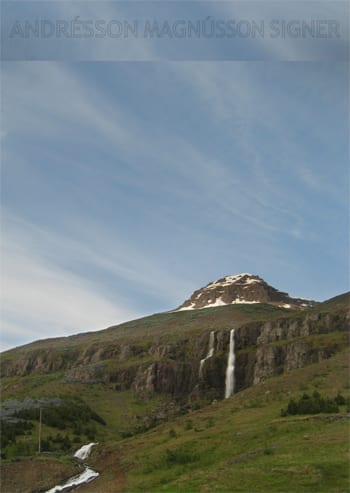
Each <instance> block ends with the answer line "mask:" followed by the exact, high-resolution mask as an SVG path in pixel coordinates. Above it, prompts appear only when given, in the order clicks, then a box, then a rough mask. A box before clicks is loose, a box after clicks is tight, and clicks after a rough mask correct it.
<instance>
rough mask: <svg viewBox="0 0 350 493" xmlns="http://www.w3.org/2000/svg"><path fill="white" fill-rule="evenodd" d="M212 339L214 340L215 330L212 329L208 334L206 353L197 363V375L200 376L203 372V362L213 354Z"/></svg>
mask: <svg viewBox="0 0 350 493" xmlns="http://www.w3.org/2000/svg"><path fill="white" fill-rule="evenodd" d="M214 341H215V332H214V331H213V330H212V331H211V332H210V334H209V347H208V353H207V355H206V357H205V358H203V359H201V362H200V364H199V376H200V377H201V376H202V373H203V366H204V363H205V362H206V360H207V359H209V358H211V357H212V356H213V354H214Z"/></svg>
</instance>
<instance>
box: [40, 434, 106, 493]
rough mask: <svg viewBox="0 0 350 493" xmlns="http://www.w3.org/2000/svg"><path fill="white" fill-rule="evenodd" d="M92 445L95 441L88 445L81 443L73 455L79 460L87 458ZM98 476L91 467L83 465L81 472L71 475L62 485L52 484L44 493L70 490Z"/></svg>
mask: <svg viewBox="0 0 350 493" xmlns="http://www.w3.org/2000/svg"><path fill="white" fill-rule="evenodd" d="M94 445H97V443H89V444H88V445H83V446H82V447H81V448H80V449H78V450H77V451H76V452H75V453H74V457H76V458H77V459H79V460H81V461H83V460H85V459H87V458H88V457H89V455H90V452H91V449H92V447H93V446H94ZM98 476H99V473H98V472H96V471H93V470H92V469H90V467H88V466H86V465H85V469H84V471H83V472H81V473H80V474H77V475H76V476H73V477H72V478H70V479H68V480H67V481H66V482H65V483H63V484H62V485H57V486H54V487H53V488H51V489H49V490H47V491H46V493H58V492H60V491H71V489H73V488H76V487H77V486H80V485H81V484H84V483H90V481H93V480H94V479H96V478H97V477H98Z"/></svg>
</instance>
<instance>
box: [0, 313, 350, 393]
mask: <svg viewBox="0 0 350 493" xmlns="http://www.w3.org/2000/svg"><path fill="white" fill-rule="evenodd" d="M232 328H235V356H236V358H235V378H234V380H235V392H237V391H239V390H241V389H243V388H245V387H248V386H250V385H254V384H257V383H259V382H261V381H263V380H265V379H266V378H269V377H271V376H273V375H277V374H280V373H283V372H288V371H291V370H294V369H297V368H300V367H303V366H305V365H307V364H310V363H314V362H318V361H320V360H322V359H325V358H329V357H330V356H331V355H332V354H334V353H335V352H337V351H339V350H341V349H342V348H344V346H345V345H346V344H347V337H348V332H349V328H350V318H349V314H348V312H347V310H346V309H345V308H342V309H341V310H335V311H330V312H325V311H323V312H322V311H320V312H315V311H310V312H300V313H298V314H297V316H290V317H284V318H281V319H277V320H276V319H275V320H273V321H268V322H250V323H245V324H244V325H242V326H237V327H233V325H232V326H231V327H227V329H220V330H215V327H212V328H211V329H208V330H206V331H205V332H202V333H201V332H197V333H196V335H192V336H189V335H188V334H186V333H182V334H177V335H176V337H172V334H171V333H169V334H166V333H165V334H164V335H161V336H158V337H157V338H155V339H153V340H151V339H150V340H148V341H145V340H142V336H141V337H140V340H138V339H135V340H133V342H130V341H129V342H125V343H122V342H120V343H118V344H117V343H109V344H108V343H106V342H105V343H104V344H99V343H98V342H94V344H90V345H88V346H82V347H80V349H78V348H72V349H70V350H69V351H68V350H66V349H64V350H62V349H61V351H59V350H57V349H56V348H51V349H45V350H41V351H39V350H38V349H35V350H32V351H30V350H28V351H27V352H25V351H23V352H22V353H21V354H22V356H19V358H18V359H17V360H16V361H15V362H6V361H3V362H2V374H3V376H25V375H29V374H32V373H41V374H45V373H51V372H62V379H63V380H64V381H67V382H79V383H97V382H104V383H113V384H114V388H115V390H116V391H123V390H127V389H132V390H133V392H134V393H135V395H136V396H138V397H140V398H143V399H148V398H151V397H152V396H154V395H155V394H157V393H162V394H167V395H170V396H172V397H173V398H174V399H176V400H178V401H182V402H187V401H188V400H192V399H199V398H203V397H204V398H208V399H218V398H223V397H224V390H225V372H226V366H227V358H228V351H229V338H230V329H232ZM211 332H214V336H212V339H210V333H211ZM210 340H211V343H212V342H214V343H213V352H212V353H210V355H208V347H209V341H210ZM203 360H204V362H203ZM201 361H202V365H201V364H200V362H201Z"/></svg>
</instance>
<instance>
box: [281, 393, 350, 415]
mask: <svg viewBox="0 0 350 493" xmlns="http://www.w3.org/2000/svg"><path fill="white" fill-rule="evenodd" d="M340 402H342V403H344V404H345V403H346V401H345V399H344V397H343V396H342V395H341V394H338V395H337V396H336V397H334V398H330V397H322V396H321V394H320V393H319V392H317V391H316V390H315V391H314V393H313V394H312V395H311V396H310V395H308V394H306V393H304V394H303V395H302V396H301V397H300V398H299V400H298V401H295V400H294V399H290V400H289V402H288V405H287V409H281V416H288V415H295V414H319V413H338V412H339V407H338V405H339V403H340Z"/></svg>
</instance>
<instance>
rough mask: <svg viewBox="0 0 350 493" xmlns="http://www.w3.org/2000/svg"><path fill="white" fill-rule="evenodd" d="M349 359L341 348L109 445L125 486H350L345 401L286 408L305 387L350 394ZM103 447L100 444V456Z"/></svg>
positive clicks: (106, 482)
mask: <svg viewBox="0 0 350 493" xmlns="http://www.w3.org/2000/svg"><path fill="white" fill-rule="evenodd" d="M348 363H349V353H348V351H343V352H341V353H339V354H337V355H335V356H333V357H332V358H330V359H329V360H325V361H322V362H320V363H317V364H313V365H310V366H308V367H305V368H302V369H299V370H295V371H293V372H291V373H289V374H284V375H281V376H278V377H274V378H271V379H269V380H268V381H266V382H265V383H264V384H259V385H256V386H254V387H250V388H249V389H246V390H244V391H242V392H240V393H238V394H236V395H235V396H233V397H232V398H230V399H228V400H226V401H221V402H216V403H214V404H212V405H209V406H207V407H206V408H203V409H200V410H198V411H194V412H191V413H190V414H187V415H185V416H181V417H179V418H177V419H176V420H174V421H173V422H168V423H166V424H164V425H161V426H159V427H157V428H155V429H153V430H151V431H149V432H147V433H145V434H143V435H140V436H135V437H132V438H130V439H126V440H124V441H123V442H121V443H120V445H119V446H116V447H112V446H109V449H110V451H111V452H112V451H113V452H114V454H115V457H116V461H117V460H121V461H122V465H123V468H124V471H126V474H127V486H125V487H124V491H128V492H134V491H135V492H137V491H140V492H145V491H148V492H158V491H159V492H160V491H162V492H163V491H164V492H175V491H176V492H186V493H189V492H205V491H218V492H225V491H227V492H229V491H230V492H232V491H235V492H236V491H237V492H247V493H254V492H256V493H257V492H261V493H263V492H266V493H267V492H270V491H273V492H305V493H309V492H315V493H319V492H325V493H333V492H334V493H341V492H344V493H345V492H347V491H349V454H348V452H349V420H348V418H349V415H348V414H347V409H346V408H345V406H341V408H340V411H341V412H340V413H339V414H338V415H337V414H335V415H324V414H323V415H314V416H313V415H311V416H288V417H284V418H282V417H281V415H280V411H281V409H282V408H285V407H286V406H287V403H288V401H289V399H290V398H291V397H296V398H297V397H299V396H301V395H302V394H303V393H304V392H307V393H312V392H313V391H314V390H317V391H318V392H320V393H321V395H324V396H335V395H336V393H337V392H341V393H342V394H343V395H344V396H346V397H349V395H350V385H349V378H348V377H349V365H348ZM107 448H108V447H107ZM101 452H102V451H99V450H98V448H97V449H96V451H95V455H94V458H93V462H94V461H95V462H96V464H97V463H98V456H99V453H101ZM118 474H120V473H118ZM113 481H118V478H117V477H115V476H114V475H113V469H110V470H109V472H108V473H105V474H102V475H101V478H99V479H98V480H97V481H96V483H95V484H94V485H91V486H90V487H89V486H87V487H84V488H82V490H81V491H82V492H84V491H86V492H87V491H96V492H99V491H104V489H106V490H108V491H109V488H110V487H111V484H113Z"/></svg>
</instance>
